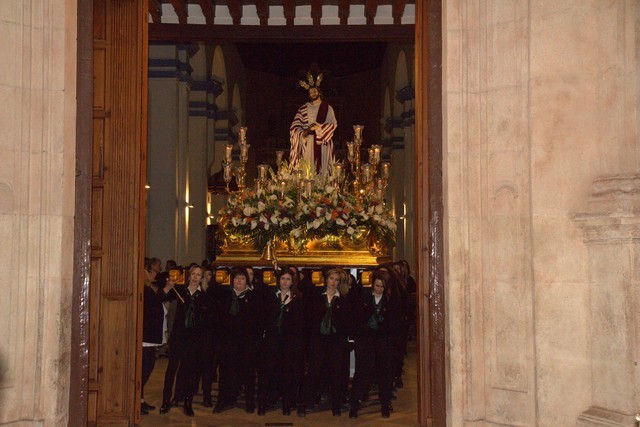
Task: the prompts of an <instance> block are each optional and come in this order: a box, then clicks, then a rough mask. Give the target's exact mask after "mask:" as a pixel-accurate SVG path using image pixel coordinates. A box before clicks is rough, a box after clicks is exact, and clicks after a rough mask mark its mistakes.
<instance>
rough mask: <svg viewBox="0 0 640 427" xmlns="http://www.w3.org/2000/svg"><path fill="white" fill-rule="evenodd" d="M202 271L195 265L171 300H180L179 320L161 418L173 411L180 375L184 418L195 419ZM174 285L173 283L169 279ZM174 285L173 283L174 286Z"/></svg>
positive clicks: (202, 309)
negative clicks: (194, 401)
mask: <svg viewBox="0 0 640 427" xmlns="http://www.w3.org/2000/svg"><path fill="white" fill-rule="evenodd" d="M201 280H202V267H200V266H199V265H192V266H191V267H190V268H189V278H188V286H186V287H183V288H181V289H178V288H174V291H175V292H173V293H171V294H169V295H168V297H170V298H175V299H177V307H176V317H175V320H174V325H173V329H172V331H171V335H170V336H169V364H168V365H167V370H166V372H165V375H164V389H163V391H162V407H161V408H160V413H161V414H166V413H167V412H169V409H170V408H171V393H172V391H173V383H174V380H175V377H176V373H178V379H177V384H176V390H179V391H180V392H181V393H184V395H183V396H181V397H183V398H184V408H183V411H184V414H185V415H187V416H191V417H192V416H193V415H194V413H193V408H192V401H193V395H194V393H195V392H196V389H197V387H198V376H199V374H200V365H199V357H200V353H201V343H202V333H203V327H204V318H205V313H206V311H207V310H209V307H207V305H206V298H205V296H204V291H203V290H202V288H201V287H200V285H201V283H200V282H201ZM169 281H171V279H169ZM171 284H172V285H173V282H171ZM178 369H179V370H180V371H179V372H178Z"/></svg>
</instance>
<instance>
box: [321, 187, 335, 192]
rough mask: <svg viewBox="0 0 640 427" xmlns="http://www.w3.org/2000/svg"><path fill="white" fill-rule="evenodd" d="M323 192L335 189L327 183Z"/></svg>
mask: <svg viewBox="0 0 640 427" xmlns="http://www.w3.org/2000/svg"><path fill="white" fill-rule="evenodd" d="M324 191H325V193H333V192H334V191H335V187H333V186H331V185H327V186H326V187H325V188H324Z"/></svg>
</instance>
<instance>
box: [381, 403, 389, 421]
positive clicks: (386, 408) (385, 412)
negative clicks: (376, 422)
mask: <svg viewBox="0 0 640 427" xmlns="http://www.w3.org/2000/svg"><path fill="white" fill-rule="evenodd" d="M380 412H381V413H382V418H389V417H390V416H391V408H390V407H389V405H382V410H381V411H380Z"/></svg>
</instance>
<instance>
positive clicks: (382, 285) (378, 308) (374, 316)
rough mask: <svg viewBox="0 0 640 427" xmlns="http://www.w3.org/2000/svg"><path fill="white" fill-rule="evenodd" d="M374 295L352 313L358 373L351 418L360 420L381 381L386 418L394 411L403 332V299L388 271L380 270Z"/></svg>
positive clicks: (364, 295)
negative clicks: (396, 357) (397, 349)
mask: <svg viewBox="0 0 640 427" xmlns="http://www.w3.org/2000/svg"><path fill="white" fill-rule="evenodd" d="M372 282H373V284H372V289H371V292H368V291H367V292H363V293H362V294H361V296H360V297H359V298H358V300H357V301H356V302H355V303H354V305H353V307H352V310H353V313H352V317H351V320H352V324H353V329H352V334H353V337H354V341H355V358H356V372H355V375H354V378H353V387H352V389H351V399H350V400H351V409H350V411H349V417H350V418H357V417H358V410H359V408H360V402H361V401H362V400H363V398H364V397H365V394H366V393H368V390H369V386H370V384H371V382H372V381H374V380H377V382H378V392H379V398H380V408H381V413H382V417H383V418H388V417H389V415H390V412H391V397H392V384H393V370H392V363H393V354H394V353H393V351H392V350H393V345H394V337H395V336H397V335H398V334H401V333H402V330H401V328H402V325H403V324H404V323H403V316H404V313H403V310H402V308H403V306H402V299H401V297H400V295H399V293H398V292H397V290H396V289H394V286H395V283H394V281H393V279H392V276H391V275H390V274H389V272H387V271H376V272H375V273H374V274H373V277H372Z"/></svg>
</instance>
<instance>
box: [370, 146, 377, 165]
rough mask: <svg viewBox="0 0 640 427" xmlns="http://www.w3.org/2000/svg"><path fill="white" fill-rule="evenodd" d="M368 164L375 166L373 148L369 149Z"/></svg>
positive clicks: (374, 151)
mask: <svg viewBox="0 0 640 427" xmlns="http://www.w3.org/2000/svg"><path fill="white" fill-rule="evenodd" d="M369 163H371V164H372V165H375V164H376V150H375V148H373V147H371V148H369Z"/></svg>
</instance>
